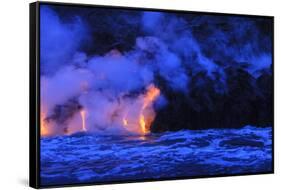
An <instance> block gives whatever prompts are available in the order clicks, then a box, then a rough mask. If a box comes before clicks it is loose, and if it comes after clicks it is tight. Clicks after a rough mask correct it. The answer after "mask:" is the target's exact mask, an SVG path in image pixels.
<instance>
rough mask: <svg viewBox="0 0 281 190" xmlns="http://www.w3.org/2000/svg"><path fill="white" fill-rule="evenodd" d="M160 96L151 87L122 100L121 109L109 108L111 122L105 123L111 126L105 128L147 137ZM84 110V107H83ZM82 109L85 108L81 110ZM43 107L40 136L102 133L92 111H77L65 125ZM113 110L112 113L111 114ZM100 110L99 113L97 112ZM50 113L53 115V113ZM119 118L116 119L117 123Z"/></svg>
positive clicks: (152, 86)
mask: <svg viewBox="0 0 281 190" xmlns="http://www.w3.org/2000/svg"><path fill="white" fill-rule="evenodd" d="M159 95H160V90H159V89H158V88H157V87H156V86H155V85H153V84H150V85H148V87H147V88H146V91H145V92H144V93H143V94H140V95H138V96H137V97H135V98H132V99H130V101H128V100H127V99H126V98H124V97H122V98H123V99H122V98H121V100H120V102H121V103H120V105H119V106H117V107H116V106H115V107H114V106H112V107H109V108H108V109H109V111H106V112H105V113H104V114H105V115H106V117H104V118H105V119H108V120H109V121H106V122H107V123H109V124H110V125H111V126H104V129H106V128H113V127H115V128H117V129H118V130H120V131H123V132H122V134H124V131H125V133H126V131H127V132H129V133H134V134H141V135H145V134H147V133H149V131H150V127H151V124H152V122H153V121H154V119H155V116H156V112H155V110H154V107H153V103H154V102H155V101H156V99H157V98H158V97H159ZM80 106H81V105H80ZM82 107H83V106H82ZM43 108H44V107H43V106H42V110H41V118H40V121H41V124H40V125H41V127H40V130H41V136H42V137H44V136H54V135H71V134H73V133H76V132H79V131H84V132H86V131H87V132H93V133H95V132H97V131H98V130H99V129H97V127H95V126H96V125H94V124H95V123H98V121H97V122H95V120H93V118H91V115H92V116H94V115H96V113H93V112H92V113H91V110H90V109H89V110H88V109H87V107H86V106H85V107H83V108H80V109H78V110H74V112H75V113H74V114H72V115H71V116H70V117H69V118H68V119H66V121H64V122H63V123H59V121H56V119H55V118H53V117H52V116H48V115H47V114H46V113H49V112H46V110H45V109H43ZM112 110H113V111H112ZM98 111H99V110H97V112H98ZM50 112H51V113H52V112H53V111H50ZM116 117H117V119H116ZM118 118H120V119H118Z"/></svg>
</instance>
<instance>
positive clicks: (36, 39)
mask: <svg viewBox="0 0 281 190" xmlns="http://www.w3.org/2000/svg"><path fill="white" fill-rule="evenodd" d="M40 5H56V6H69V7H70V6H75V7H76V6H78V7H93V8H103V9H107V8H108V9H119V10H139V11H159V12H171V13H182V14H184V13H192V14H198V15H200V14H204V15H221V16H226V15H228V16H238V17H252V18H267V19H271V21H272V26H273V30H272V75H273V82H272V89H273V93H272V95H273V97H272V100H273V105H272V109H273V110H272V113H273V115H272V121H273V125H272V171H270V172H264V173H245V174H229V175H211V176H210V175H208V176H204V175H202V176H196V177H173V178H170V177H169V178H161V179H157V180H156V179H144V180H127V181H123V180H122V181H110V182H101V183H95V182H93V183H77V184H70V185H69V184H65V185H51V186H42V185H41V183H40V127H39V126H40V111H39V110H40V51H39V49H40V31H39V30H40V19H39V16H40ZM29 15H30V18H29V39H30V41H29V44H30V47H29V48H30V49H29V52H30V55H29V56H30V65H29V72H30V75H29V185H30V186H31V187H33V188H49V187H70V186H71V187H72V186H86V185H99V184H117V183H131V182H133V183H134V182H151V181H163V180H181V179H193V178H211V177H227V176H242V175H258V174H273V173H274V17H273V16H263V15H248V14H233V13H217V12H200V11H198V12H197V11H186V10H169V9H156V8H141V7H122V6H108V5H91V4H80V3H59V2H47V1H46V2H45V1H44V2H41V1H39V2H34V3H30V4H29Z"/></svg>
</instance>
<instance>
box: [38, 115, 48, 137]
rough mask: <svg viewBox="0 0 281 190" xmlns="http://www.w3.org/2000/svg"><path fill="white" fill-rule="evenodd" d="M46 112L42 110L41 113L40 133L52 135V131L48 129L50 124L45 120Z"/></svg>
mask: <svg viewBox="0 0 281 190" xmlns="http://www.w3.org/2000/svg"><path fill="white" fill-rule="evenodd" d="M45 117H46V115H45V113H44V112H42V111H41V113H40V135H41V136H48V135H50V131H49V130H48V125H47V123H46V121H45Z"/></svg>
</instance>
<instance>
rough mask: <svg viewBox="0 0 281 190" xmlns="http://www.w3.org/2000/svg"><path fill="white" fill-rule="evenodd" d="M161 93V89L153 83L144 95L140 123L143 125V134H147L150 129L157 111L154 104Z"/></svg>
mask: <svg viewBox="0 0 281 190" xmlns="http://www.w3.org/2000/svg"><path fill="white" fill-rule="evenodd" d="M159 95H160V90H159V89H158V88H157V87H155V86H154V85H153V84H151V85H149V86H148V88H147V91H146V94H145V96H144V102H143V106H142V109H141V114H140V116H139V125H140V127H141V132H142V134H147V133H148V132H149V130H150V126H151V124H152V122H153V120H154V118H155V115H156V114H155V112H154V110H153V107H152V104H153V102H154V101H155V100H156V98H157V97H158V96H159Z"/></svg>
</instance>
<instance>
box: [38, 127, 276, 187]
mask: <svg viewBox="0 0 281 190" xmlns="http://www.w3.org/2000/svg"><path fill="white" fill-rule="evenodd" d="M270 171H272V128H271V127H267V128H257V127H253V126H246V127H244V128H241V129H209V130H194V131H193V130H182V131H178V132H165V133H161V134H150V135H147V136H145V137H141V136H96V135H86V134H82V133H81V134H76V135H72V136H61V137H52V138H43V139H41V181H42V185H52V184H56V185H57V184H68V183H71V184H73V183H87V182H88V183H93V182H106V181H120V180H121V181H122V180H145V179H159V178H172V177H187V178H188V177H194V176H202V175H230V174H244V173H261V172H270Z"/></svg>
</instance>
